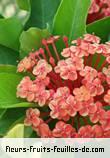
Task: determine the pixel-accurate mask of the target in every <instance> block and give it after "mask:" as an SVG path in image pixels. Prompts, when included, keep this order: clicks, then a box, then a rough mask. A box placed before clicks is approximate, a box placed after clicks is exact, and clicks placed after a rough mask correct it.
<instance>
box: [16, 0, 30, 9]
mask: <svg viewBox="0 0 110 158" xmlns="http://www.w3.org/2000/svg"><path fill="white" fill-rule="evenodd" d="M16 1H17V4H18V6H19V8H20V9H23V10H27V11H29V10H30V0H16Z"/></svg>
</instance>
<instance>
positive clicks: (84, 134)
mask: <svg viewBox="0 0 110 158" xmlns="http://www.w3.org/2000/svg"><path fill="white" fill-rule="evenodd" d="M78 135H79V137H80V138H93V135H94V133H93V130H92V127H91V126H90V125H87V126H84V127H81V128H80V129H79V131H78Z"/></svg>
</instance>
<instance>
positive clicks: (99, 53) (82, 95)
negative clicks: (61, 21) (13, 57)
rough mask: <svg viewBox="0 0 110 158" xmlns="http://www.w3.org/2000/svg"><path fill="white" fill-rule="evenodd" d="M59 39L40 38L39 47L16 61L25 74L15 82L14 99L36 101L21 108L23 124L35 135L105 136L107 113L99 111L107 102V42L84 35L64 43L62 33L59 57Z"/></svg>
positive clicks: (108, 125) (109, 70) (108, 132)
mask: <svg viewBox="0 0 110 158" xmlns="http://www.w3.org/2000/svg"><path fill="white" fill-rule="evenodd" d="M59 38H60V37H58V36H55V37H50V38H49V39H47V40H46V39H43V41H42V44H43V46H44V47H43V48H40V49H39V50H38V51H36V52H32V53H30V54H29V56H28V57H25V58H24V59H22V61H20V63H19V64H18V72H25V71H27V72H28V74H31V75H30V77H29V76H26V77H24V78H23V79H22V81H21V82H20V84H19V85H18V87H17V97H20V98H23V99H26V100H27V101H28V102H33V103H35V105H37V108H36V107H35V108H34V109H32V108H30V109H29V110H27V113H26V119H25V125H28V126H32V128H33V130H34V131H36V132H37V134H38V135H39V136H40V137H57V138H62V137H65V138H67V137H68V138H70V137H72V138H87V137H90V138H92V137H96V138H99V137H110V111H109V110H108V111H106V110H105V109H106V107H108V106H109V104H110V65H109V64H110V59H109V58H110V43H109V42H107V43H105V44H101V43H100V38H99V37H97V36H95V35H91V34H85V35H84V36H83V38H78V39H77V40H74V41H72V44H71V45H70V46H69V44H68V38H67V37H64V38H63V42H64V44H65V48H64V49H63V50H62V52H61V55H62V58H61V57H60V55H59V53H58V51H57V47H56V44H55V43H56V42H57V40H58V39H59ZM50 46H51V47H52V48H53V50H51V51H50ZM51 52H52V53H51ZM53 52H54V54H53ZM52 54H53V55H52ZM94 57H95V58H94ZM99 63H100V66H99ZM31 76H33V77H32V78H31ZM38 105H39V106H38ZM44 107H45V108H44ZM51 124H52V126H50V125H51Z"/></svg>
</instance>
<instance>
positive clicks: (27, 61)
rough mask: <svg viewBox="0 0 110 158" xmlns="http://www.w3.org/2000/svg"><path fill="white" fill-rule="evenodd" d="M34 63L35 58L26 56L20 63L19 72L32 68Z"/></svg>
mask: <svg viewBox="0 0 110 158" xmlns="http://www.w3.org/2000/svg"><path fill="white" fill-rule="evenodd" d="M36 62H37V61H36ZM34 65H35V61H34V60H32V59H31V58H30V57H25V58H24V59H23V60H21V61H20V63H19V64H18V72H23V71H26V70H30V69H31V68H32V67H33V66H34Z"/></svg>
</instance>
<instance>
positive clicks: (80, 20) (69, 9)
mask: <svg viewBox="0 0 110 158" xmlns="http://www.w3.org/2000/svg"><path fill="white" fill-rule="evenodd" d="M89 7H90V0H83V2H82V0H62V2H61V4H60V7H59V9H58V12H57V14H56V16H55V19H54V24H53V34H55V35H57V34H58V35H66V36H68V38H69V42H71V40H73V39H76V38H77V37H80V36H82V35H83V34H84V33H86V18H87V14H88V9H89Z"/></svg>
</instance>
